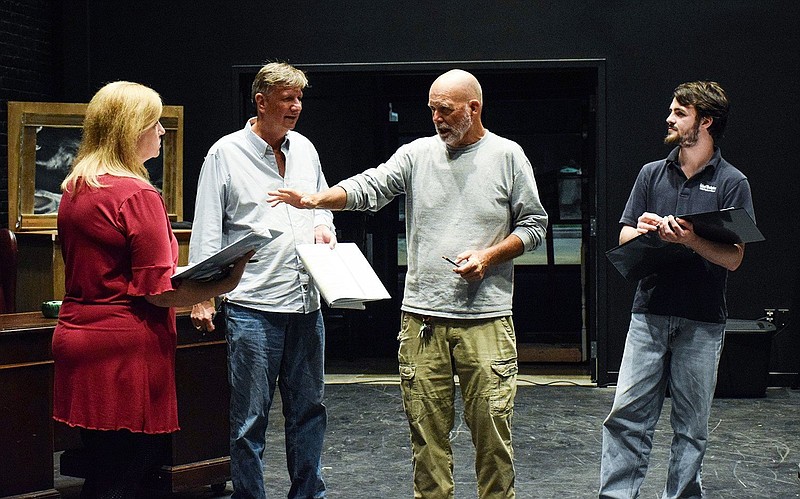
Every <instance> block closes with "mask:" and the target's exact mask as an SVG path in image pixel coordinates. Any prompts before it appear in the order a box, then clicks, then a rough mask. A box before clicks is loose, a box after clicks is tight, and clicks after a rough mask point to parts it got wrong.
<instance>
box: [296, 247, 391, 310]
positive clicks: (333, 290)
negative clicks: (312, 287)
mask: <svg viewBox="0 0 800 499" xmlns="http://www.w3.org/2000/svg"><path fill="white" fill-rule="evenodd" d="M297 254H298V255H299V256H300V260H301V261H302V262H303V266H305V268H306V270H307V271H308V273H309V274H311V277H312V278H313V279H314V282H315V283H316V285H317V288H319V292H320V294H322V298H323V299H324V300H325V303H327V304H328V306H329V307H331V308H352V309H358V310H363V309H364V302H365V301H374V300H384V299H386V298H391V297H390V296H389V292H388V291H386V288H385V287H384V286H383V283H382V282H381V280H380V279H378V276H377V275H376V274H375V271H374V270H373V269H372V267H370V265H369V262H367V259H366V258H364V255H363V254H362V253H361V250H359V249H358V246H356V244H355V243H338V244H337V245H336V247H335V248H333V249H331V248H330V246H328V245H327V244H299V245H298V246H297Z"/></svg>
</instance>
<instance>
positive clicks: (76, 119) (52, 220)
mask: <svg viewBox="0 0 800 499" xmlns="http://www.w3.org/2000/svg"><path fill="white" fill-rule="evenodd" d="M87 106H88V104H73V103H58V102H9V103H8V226H9V227H10V228H11V229H12V230H14V231H30V230H54V229H56V215H57V213H58V205H59V203H60V201H61V182H63V180H64V178H66V176H67V174H68V173H69V170H70V167H71V166H72V161H73V160H74V159H75V156H76V154H77V152H78V145H79V144H80V140H81V131H82V128H83V119H84V116H85V114H86V107H87ZM161 124H162V125H163V126H164V129H165V131H166V133H165V134H164V136H163V137H162V143H161V154H160V155H159V156H158V157H157V158H153V159H151V160H149V161H148V162H146V163H145V167H147V171H148V173H149V175H150V182H151V183H152V184H153V185H154V186H155V187H156V188H157V189H158V190H159V191H160V192H161V194H162V196H163V197H164V202H165V204H166V206H167V212H168V213H169V216H170V219H171V220H173V221H180V220H183V107H182V106H164V110H163V114H162V116H161Z"/></svg>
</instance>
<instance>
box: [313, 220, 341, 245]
mask: <svg viewBox="0 0 800 499" xmlns="http://www.w3.org/2000/svg"><path fill="white" fill-rule="evenodd" d="M314 242H315V243H317V244H327V245H330V247H331V249H333V248H335V247H336V233H335V232H333V231H332V230H331V229H330V227H328V226H327V225H317V226H316V227H314Z"/></svg>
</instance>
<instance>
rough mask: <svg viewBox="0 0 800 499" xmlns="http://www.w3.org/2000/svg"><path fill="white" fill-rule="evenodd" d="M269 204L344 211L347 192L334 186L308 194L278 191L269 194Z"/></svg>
mask: <svg viewBox="0 0 800 499" xmlns="http://www.w3.org/2000/svg"><path fill="white" fill-rule="evenodd" d="M267 195H268V196H269V197H267V202H268V203H270V205H272V206H277V205H278V204H280V203H286V204H288V205H289V206H294V207H295V208H300V209H314V208H323V209H327V210H343V209H344V206H345V204H346V203H347V192H346V191H345V190H344V189H343V188H341V187H339V186H333V187H331V188H330V189H326V190H324V191H320V192H315V193H307V192H300V191H296V190H294V189H278V190H277V191H271V192H268V193H267Z"/></svg>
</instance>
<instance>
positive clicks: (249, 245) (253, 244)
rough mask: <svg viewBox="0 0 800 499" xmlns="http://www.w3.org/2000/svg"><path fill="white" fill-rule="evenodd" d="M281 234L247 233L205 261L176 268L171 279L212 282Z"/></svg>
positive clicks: (274, 231) (278, 232) (275, 232)
mask: <svg viewBox="0 0 800 499" xmlns="http://www.w3.org/2000/svg"><path fill="white" fill-rule="evenodd" d="M281 234H282V232H280V231H277V230H267V231H265V232H248V233H247V234H246V235H245V236H244V237H242V238H241V239H239V240H237V241H236V242H234V243H231V244H229V245H227V246H225V247H224V248H222V249H221V250H219V251H218V252H216V253H214V254H213V255H211V256H210V257H208V258H206V259H205V260H203V261H201V262H198V263H195V264H192V265H188V266H185V267H178V269H177V272H175V274H174V275H173V276H172V278H173V279H192V280H196V281H214V280H216V279H221V278H223V277H225V276H226V275H227V274H228V270H229V269H230V266H231V265H233V264H234V262H236V260H238V259H239V258H241V257H242V256H244V255H245V254H247V252H249V251H251V250H256V251H257V250H258V249H260V248H261V247H262V246H264V245H266V244H267V243H268V242H270V241H271V240H273V239H275V238H276V237H278V236H279V235H281Z"/></svg>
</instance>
